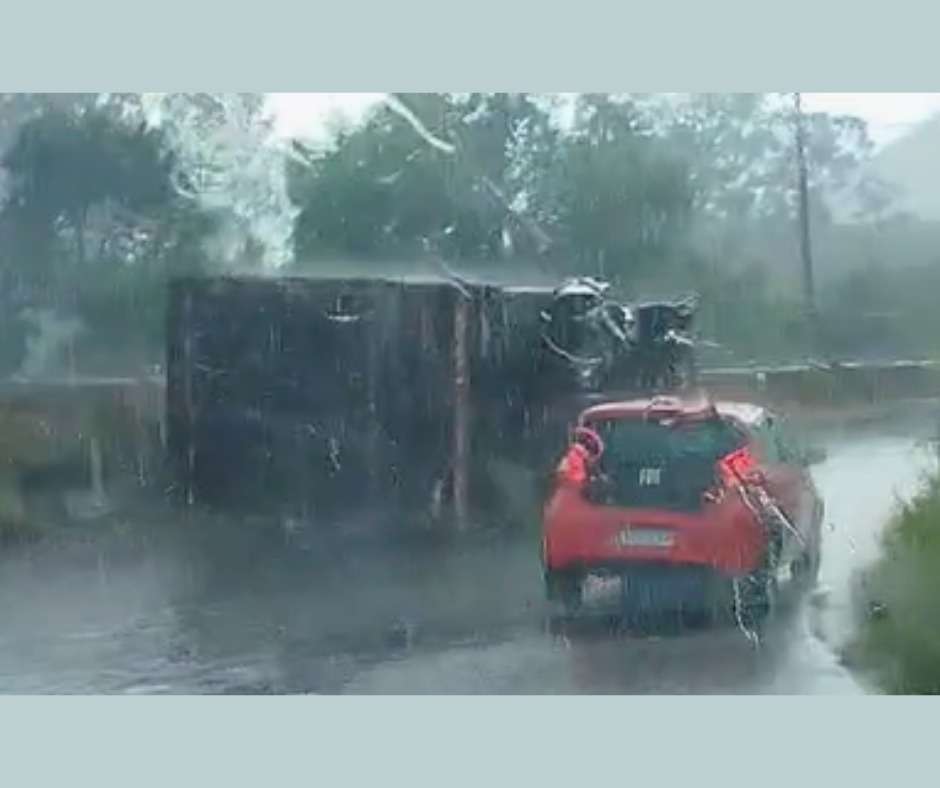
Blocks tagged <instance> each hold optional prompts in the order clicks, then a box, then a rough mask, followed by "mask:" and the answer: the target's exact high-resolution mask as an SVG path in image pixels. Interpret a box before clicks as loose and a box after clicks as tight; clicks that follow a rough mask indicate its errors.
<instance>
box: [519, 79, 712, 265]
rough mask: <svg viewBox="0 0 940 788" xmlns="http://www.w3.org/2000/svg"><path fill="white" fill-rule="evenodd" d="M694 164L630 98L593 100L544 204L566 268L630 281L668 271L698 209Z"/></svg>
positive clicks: (566, 143) (579, 115) (586, 99)
mask: <svg viewBox="0 0 940 788" xmlns="http://www.w3.org/2000/svg"><path fill="white" fill-rule="evenodd" d="M693 198H694V192H693V184H692V181H691V177H690V171H689V169H688V166H687V162H686V161H685V160H684V159H683V158H681V157H679V156H677V155H675V154H674V153H673V152H672V151H671V150H670V149H669V147H668V145H666V144H665V143H664V141H663V139H662V138H661V137H660V136H658V135H657V133H656V130H655V127H654V124H653V119H652V118H651V117H650V116H649V114H648V113H647V112H646V111H645V110H644V109H643V108H642V107H641V106H640V105H638V104H637V103H635V102H634V101H632V100H631V99H630V98H629V97H626V98H617V97H611V96H608V95H606V94H602V95H586V96H582V97H581V98H580V99H579V100H578V104H577V108H576V116H575V123H574V127H573V129H572V131H571V132H570V133H569V134H568V135H566V136H565V137H564V138H563V139H562V141H561V144H560V147H559V150H558V152H557V154H556V155H555V157H554V161H553V163H552V165H551V175H550V178H549V179H548V182H547V188H546V189H545V190H544V191H543V192H542V193H541V194H539V195H537V197H536V199H537V200H539V201H540V202H541V203H542V204H543V206H546V207H545V208H544V209H543V210H544V213H546V214H548V215H550V216H551V217H552V228H553V230H554V232H555V234H556V235H557V237H558V238H559V239H560V241H561V249H560V253H561V256H562V260H560V261H559V262H560V264H561V265H562V266H564V267H565V268H573V269H575V270H578V271H582V272H589V273H593V274H599V275H600V276H603V277H609V278H612V279H619V280H623V279H625V278H626V279H629V278H630V276H631V275H636V274H638V273H641V272H643V271H644V269H649V268H650V267H651V266H653V265H655V264H664V263H665V261H666V260H667V258H668V257H669V255H670V252H674V251H675V249H676V246H677V243H681V241H682V239H684V237H685V230H686V222H687V220H688V219H689V218H690V216H691V210H692V207H693Z"/></svg>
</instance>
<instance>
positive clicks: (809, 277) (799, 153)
mask: <svg viewBox="0 0 940 788" xmlns="http://www.w3.org/2000/svg"><path fill="white" fill-rule="evenodd" d="M793 103H794V109H795V118H794V120H795V127H796V163H797V178H798V190H799V211H800V255H801V257H802V259H803V306H804V309H805V315H806V324H807V328H808V330H809V335H810V339H809V352H810V354H811V355H815V354H816V353H817V352H818V351H819V350H820V347H819V341H820V336H819V314H818V312H817V310H816V288H815V285H814V283H813V254H812V246H811V244H810V227H809V187H808V184H807V181H808V178H807V169H806V131H805V127H804V123H803V106H802V101H801V96H800V94H799V93H794V94H793Z"/></svg>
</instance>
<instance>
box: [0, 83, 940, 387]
mask: <svg viewBox="0 0 940 788" xmlns="http://www.w3.org/2000/svg"><path fill="white" fill-rule="evenodd" d="M396 98H397V104H396V103H395V102H393V103H391V104H389V105H385V106H380V107H379V108H378V109H377V110H376V111H374V112H373V113H372V115H371V116H370V117H369V118H368V119H367V120H366V122H365V123H364V125H362V126H361V127H359V128H355V129H351V130H346V131H344V132H342V133H341V134H340V135H339V136H338V138H337V139H336V140H335V144H334V145H333V146H332V148H331V149H330V150H329V151H327V152H325V153H322V154H320V155H314V154H312V153H311V152H310V151H306V150H305V149H303V146H302V145H300V144H299V143H298V144H297V152H298V153H300V154H301V155H300V156H298V157H297V159H296V160H295V159H294V158H286V157H285V158H284V161H285V162H286V163H285V165H284V166H285V167H286V170H287V178H288V185H289V196H290V199H291V201H292V202H293V204H294V205H295V206H296V208H297V210H298V211H299V213H298V216H297V218H296V221H295V222H294V224H293V228H294V237H293V246H294V251H295V258H296V260H297V264H298V265H299V266H301V267H303V266H306V265H316V264H317V263H318V262H320V261H324V260H331V261H335V260H337V259H339V260H354V259H355V260H364V261H371V263H373V264H378V265H381V264H382V262H384V261H390V262H391V261H394V262H397V263H399V264H401V263H407V262H408V261H414V260H417V259H420V258H428V257H439V258H444V259H447V260H456V261H462V262H464V263H468V264H472V263H479V264H483V263H489V264H499V265H500V266H502V267H503V268H504V269H512V268H513V267H514V265H515V261H521V260H525V261H526V262H532V261H533V260H534V261H537V262H539V263H540V264H541V265H543V266H544V267H545V268H547V269H549V270H551V271H552V272H554V273H555V274H558V275H560V274H567V273H572V272H582V273H592V274H599V275H601V276H604V277H606V278H609V279H611V280H613V281H615V282H616V283H617V284H618V285H620V286H621V289H622V290H623V291H625V292H628V293H631V294H634V295H637V296H643V295H644V294H646V293H647V292H651V291H657V292H663V291H671V292H675V291H677V290H682V291H686V290H690V289H695V290H698V291H699V292H700V293H701V294H702V295H703V312H702V321H701V327H702V330H703V333H704V334H705V335H706V336H708V337H709V338H711V339H714V340H716V341H718V342H720V343H721V344H722V345H724V346H725V347H726V348H727V349H728V351H729V352H730V354H731V355H732V356H734V357H735V359H737V360H745V359H761V360H784V359H790V358H795V357H799V356H800V355H801V354H802V352H803V348H804V347H805V337H804V335H803V334H804V329H803V326H802V312H801V308H800V303H799V302H800V289H799V259H798V247H797V236H796V227H795V224H794V221H793V219H794V200H793V196H794V173H793V161H792V144H793V134H792V132H793V117H792V107H791V101H790V99H789V98H788V97H786V96H783V95H774V94H701V95H693V96H690V97H687V100H685V101H683V102H680V103H678V104H677V103H675V102H672V100H671V99H669V100H667V99H666V98H664V97H662V96H649V95H640V94H626V95H615V94H585V95H581V96H579V97H578V98H577V100H576V101H575V104H574V107H573V110H574V111H573V113H572V115H571V122H570V123H568V124H567V125H565V124H562V123H560V121H559V115H558V113H557V112H556V110H557V109H558V107H557V100H553V99H552V98H550V97H545V96H542V95H538V94H522V93H470V94H453V93H424V94H398V95H397V96H396ZM259 101H260V99H259V98H258V97H252V96H247V97H246V96H237V97H231V96H229V97H225V96H221V95H220V94H195V95H190V96H180V95H171V96H169V97H164V98H163V99H161V100H160V101H159V102H158V104H157V105H154V106H158V107H159V108H160V111H161V112H162V113H163V114H164V116H173V117H172V118H170V122H168V123H167V122H165V123H163V124H162V125H161V126H159V127H154V126H152V125H150V124H145V123H144V122H143V120H144V118H145V117H149V115H148V112H149V111H150V110H148V109H147V107H150V109H152V108H153V107H152V106H151V105H149V104H147V103H146V102H145V101H144V99H143V98H142V96H141V95H135V94H116V95H107V96H101V95H97V94H39V95H25V96H18V95H12V94H9V95H8V94H0V150H5V151H6V152H5V153H4V154H3V158H2V170H0V174H2V175H3V176H4V177H3V180H2V181H0V186H3V185H4V184H5V191H6V195H5V196H6V199H5V201H3V202H0V331H2V338H0V370H3V371H5V372H9V371H12V370H13V369H15V368H16V367H17V366H18V365H19V362H20V361H21V360H22V356H23V352H24V349H25V347H26V345H25V340H26V337H27V331H28V329H29V326H28V324H27V323H25V322H24V320H23V314H24V310H26V309H30V308H31V309H43V308H53V309H55V310H56V311H57V312H58V313H62V314H64V315H66V316H74V317H77V318H79V319H80V320H81V322H82V325H83V326H84V330H83V332H82V333H81V334H80V336H79V337H78V338H77V339H76V342H77V345H76V352H77V353H78V356H79V357H80V358H81V359H83V361H82V363H85V364H86V365H87V364H90V363H91V361H90V360H91V359H92V357H93V356H94V355H96V354H97V356H98V357H99V358H100V360H101V361H102V363H103V362H104V360H105V359H107V358H109V357H110V359H111V362H112V363H114V364H117V365H122V364H126V363H130V362H129V361H128V360H129V359H133V358H139V359H141V360H142V359H147V360H148V361H152V360H155V359H156V358H159V355H160V351H161V346H162V331H163V325H162V320H163V315H162V310H163V303H164V302H163V299H164V284H165V282H166V279H167V277H168V276H170V275H172V274H174V273H182V272H192V271H198V270H202V269H204V268H205V267H206V266H207V265H208V262H209V260H210V258H211V257H212V253H211V251H210V250H209V249H208V247H207V242H208V240H209V239H213V238H215V239H217V236H219V235H220V230H222V229H225V230H226V232H228V231H230V230H232V226H233V225H232V221H228V220H231V219H232V218H233V215H236V214H237V216H235V221H234V224H235V225H238V226H239V227H242V229H244V227H243V226H242V225H244V223H245V222H246V221H249V219H250V217H251V216H254V214H255V213H258V212H260V213H261V214H263V216H264V222H262V224H265V223H267V224H265V226H268V225H270V223H271V222H274V221H275V220H276V219H277V217H281V218H283V217H284V216H287V215H288V214H289V213H290V212H289V211H288V212H287V213H285V212H284V210H282V208H283V205H282V202H279V201H278V200H277V199H276V198H277V195H276V194H274V192H272V191H271V190H270V189H269V190H267V191H264V190H260V191H259V190H257V189H254V186H253V184H254V185H257V183H256V181H258V179H261V180H263V177H264V173H267V172H270V169H271V166H277V164H276V162H277V161H279V160H278V159H277V158H276V155H275V156H273V157H272V156H268V155H264V156H261V155H259V156H253V155H252V151H253V150H255V148H254V147H252V146H257V144H260V143H259V142H258V141H257V140H256V136H257V135H255V131H257V129H261V130H262V131H263V130H264V129H265V128H267V127H266V126H265V125H264V123H262V122H261V121H259V120H258V118H259V117H260V115H261V112H260V104H259ZM145 105H146V106H145ZM402 107H405V108H406V110H407V111H403V110H402ZM174 118H175V120H174ZM165 120H166V118H165ZM259 123H260V125H259ZM806 123H807V132H808V140H809V147H808V157H809V162H810V176H811V178H810V186H811V192H812V207H813V220H814V224H813V227H814V232H815V238H816V239H818V241H819V243H818V244H817V260H818V268H819V269H820V271H821V272H822V273H821V277H820V281H821V298H822V300H823V303H824V310H823V312H824V315H825V317H826V320H827V326H826V330H827V337H828V339H829V342H830V344H831V346H832V348H834V349H835V350H837V351H838V352H839V353H842V354H846V355H857V354H858V352H859V351H860V349H864V348H865V347H869V348H871V347H878V348H881V349H882V350H884V352H888V351H889V349H912V348H915V347H916V348H924V352H927V346H928V345H930V344H931V343H932V342H933V340H932V339H930V340H929V341H927V340H925V339H924V337H925V336H926V335H935V336H940V324H938V323H936V320H935V319H934V317H933V311H932V310H931V309H930V305H929V298H927V297H926V296H925V295H924V292H925V291H926V289H927V288H926V285H927V284H928V283H929V284H930V286H931V287H933V286H934V283H933V280H932V279H931V277H932V276H933V274H932V273H931V270H932V269H931V268H930V266H931V265H932V264H933V263H934V260H933V259H932V258H931V259H927V258H925V257H924V254H925V252H923V251H922V250H918V251H916V252H915V251H914V250H913V248H911V250H910V253H909V254H908V253H907V252H905V254H908V257H910V258H911V259H913V258H914V257H917V258H918V260H919V261H920V262H919V263H918V265H916V266H909V268H910V271H909V273H908V274H906V275H905V276H906V277H907V278H903V277H897V278H896V277H894V276H888V275H887V274H886V273H884V272H885V271H886V270H888V268H887V266H888V265H889V264H891V263H892V261H890V260H887V259H886V255H887V254H888V251H887V250H889V249H891V248H897V244H896V243H895V241H894V240H889V238H888V235H887V233H889V229H885V228H886V227H887V225H886V224H885V219H884V217H885V216H886V215H887V213H886V210H887V209H886V201H890V194H889V193H888V192H886V191H885V189H883V188H881V186H880V185H879V184H876V183H873V182H871V181H864V182H862V183H861V184H860V186H859V188H860V189H862V191H863V194H861V198H862V199H861V200H860V202H861V204H862V206H863V210H864V211H867V214H866V215H869V216H870V218H871V222H872V224H871V225H870V227H874V226H875V225H874V222H875V221H876V220H877V221H878V222H879V224H878V227H880V228H882V229H881V230H879V232H881V233H882V236H880V237H881V238H882V240H881V241H880V242H879V243H880V246H879V245H878V244H874V243H872V242H870V241H869V240H868V239H861V238H857V237H855V236H853V235H852V233H851V232H850V231H848V230H845V229H844V228H841V227H837V226H835V225H833V224H832V222H831V220H830V217H829V215H828V211H827V210H826V201H827V198H828V195H829V194H831V193H832V192H833V191H835V190H840V189H845V188H847V187H848V186H851V184H853V183H854V180H853V179H854V178H855V177H856V175H857V173H858V170H859V166H860V164H861V163H862V162H863V161H865V159H866V157H867V156H868V155H869V151H870V142H869V141H868V137H867V132H866V129H865V127H864V124H863V123H861V122H860V121H858V120H857V119H855V118H844V117H833V116H829V115H825V114H815V115H809V116H807V119H806ZM256 127H257V128H256ZM233 134H234V135H235V136H237V141H236V142H235V143H232V144H229V142H227V140H229V138H230V137H231V136H232V135H233ZM226 146H228V147H226ZM223 149H224V150H223ZM220 151H221V153H220ZM223 153H224V154H225V155H224V156H223V155H222V154H223ZM220 156H221V157H222V158H221V159H220V158H219V157H220ZM300 159H306V160H307V162H308V163H307V164H302V163H299V160H300ZM223 160H224V161H223ZM223 170H224V172H223ZM233 172H234V175H233ZM225 173H228V174H229V175H231V176H232V177H228V176H226V175H225ZM223 176H224V177H223ZM236 176H237V177H236ZM200 184H202V186H206V184H208V186H206V188H208V191H209V193H210V194H209V198H211V199H209V202H212V199H214V200H215V202H214V203H212V205H214V206H215V207H214V208H212V206H209V208H206V209H203V208H200V207H199V205H201V204H203V203H204V202H205V201H202V202H200V200H199V199H197V198H196V197H194V196H193V195H194V194H196V193H197V192H198V193H199V194H202V192H200V191H199V188H197V187H199V186H200ZM220 189H221V190H222V191H232V192H238V194H232V195H229V196H228V197H225V196H224V195H220V194H218V192H219V190H220ZM213 190H214V191H213ZM275 191H276V189H275ZM262 192H263V193H262ZM181 194H186V195H188V196H187V197H184V196H181ZM203 196H205V195H203ZM2 199H3V195H2V194H0V200H2ZM223 203H224V205H225V206H228V207H227V208H226V210H228V211H229V214H230V215H229V216H228V217H227V218H226V216H223V214H224V211H223V210H221V209H220V206H221V205H223ZM233 206H234V207H233ZM259 206H260V207H259ZM210 208H212V209H211V210H210ZM253 212H254V213H253ZM285 221H286V222H287V223H288V224H289V223H290V218H289V217H288V218H287V219H286V220H285ZM226 222H228V223H227V224H226ZM239 223H241V224H239ZM866 227H869V225H866ZM236 229H237V228H236ZM255 229H257V228H255ZM269 229H270V227H269ZM284 229H285V228H284V222H281V223H280V224H279V225H278V238H279V239H281V240H283V239H284V238H286V237H287V235H288V234H289V232H281V231H282V230H284ZM288 230H289V228H288ZM904 232H906V231H902V230H897V231H896V234H898V235H900V236H901V237H903V238H908V237H910V236H911V234H910V233H909V232H908V233H907V234H906V235H904ZM892 238H895V236H892ZM256 240H257V239H256ZM933 244H934V241H933V239H932V236H931V237H928V236H927V235H925V236H924V239H923V243H922V244H921V246H922V247H923V249H928V248H933ZM876 248H877V249H880V250H882V251H879V252H877V253H876V251H875V250H876ZM250 253H251V248H249V249H248V250H247V251H245V252H243V253H241V257H242V258H244V257H245V256H246V255H248V254H250ZM866 266H867V267H866ZM853 271H855V272H859V271H860V272H861V273H855V274H853V273H852V272H853ZM847 277H848V278H847ZM904 286H908V290H907V291H905V290H904ZM888 313H891V314H894V315H895V316H897V315H902V316H903V317H901V318H897V317H895V318H892V320H893V321H894V322H892V323H891V326H890V327H887V326H886V325H883V324H879V323H878V320H880V319H881V318H879V317H878V316H879V315H881V316H882V317H883V316H884V315H885V314H888ZM112 345H113V346H114V347H113V351H112V350H108V351H106V350H105V348H110V347H111V346H112ZM892 352H894V351H892ZM896 352H902V350H897V351H896Z"/></svg>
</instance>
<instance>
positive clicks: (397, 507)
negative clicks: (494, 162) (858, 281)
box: [167, 276, 672, 524]
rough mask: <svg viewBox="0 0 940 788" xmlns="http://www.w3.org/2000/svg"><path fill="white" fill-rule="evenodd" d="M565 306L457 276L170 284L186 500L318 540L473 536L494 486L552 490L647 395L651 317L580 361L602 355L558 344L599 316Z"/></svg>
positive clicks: (562, 295)
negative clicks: (359, 531)
mask: <svg viewBox="0 0 940 788" xmlns="http://www.w3.org/2000/svg"><path fill="white" fill-rule="evenodd" d="M566 288H567V289H566ZM570 294H571V283H565V284H563V285H562V286H561V287H559V286H557V285H556V286H543V285H539V286H516V287H514V286H506V285H500V286H495V285H491V284H487V283H485V282H480V281H474V282H469V281H464V280H458V279H455V278H451V277H447V276H440V277H434V276H428V277H423V278H411V279H409V280H407V281H406V280H400V279H383V278H381V277H363V278H324V277H318V278H305V277H283V278H265V277H215V278H185V279H178V280H176V281H174V282H173V283H172V284H171V287H170V299H169V311H168V359H167V363H168V366H167V427H168V442H169V447H170V454H171V460H172V463H173V466H174V468H175V474H176V478H177V480H178V485H177V487H178V489H179V491H180V493H181V495H182V497H183V498H184V499H185V500H186V501H187V502H189V503H200V504H204V505H209V506H212V507H222V508H226V509H231V510H235V511H239V512H242V513H247V512H257V513H261V512H272V511H276V512H279V513H282V514H286V513H290V514H295V515H298V516H301V517H306V518H312V519H314V520H316V521H317V522H321V523H327V522H330V521H333V520H336V519H337V518H341V517H343V516H344V515H345V514H347V513H349V512H351V511H354V510H363V509H364V510H369V511H373V512H376V511H381V512H384V513H386V514H388V515H389V516H390V517H392V518H399V519H400V518H401V517H402V516H403V515H405V516H407V515H418V516H420V517H424V516H431V517H432V518H433V517H447V516H450V515H451V514H453V515H455V520H456V522H457V523H458V524H461V523H466V522H467V521H468V517H469V514H470V513H471V512H474V511H476V512H478V511H480V510H481V509H482V508H485V505H492V506H498V505H499V503H500V501H499V494H498V493H499V489H498V487H497V486H496V485H495V484H494V482H495V481H496V480H495V479H494V475H499V474H500V473H501V471H499V470H496V468H499V467H501V468H505V467H506V466H507V465H510V466H514V467H517V468H520V469H528V470H530V471H531V470H533V469H534V470H535V471H536V472H539V473H540V472H544V470H545V469H546V468H547V464H548V463H549V462H551V460H552V459H553V458H554V455H555V453H556V452H557V451H558V449H559V448H560V446H561V445H562V442H563V441H564V439H565V434H566V430H567V427H568V424H569V423H570V420H571V418H572V417H573V415H574V414H575V413H576V411H577V410H578V408H579V407H580V406H581V405H582V404H583V403H584V400H585V397H591V396H597V395H602V393H603V392H604V391H605V390H611V389H615V388H616V389H620V390H622V389H624V388H634V387H636V386H637V385H641V384H642V382H643V376H642V375H640V376H639V377H638V375H637V374H636V370H637V368H638V364H639V366H640V367H642V366H643V364H642V363H641V360H642V359H643V358H644V355H643V353H644V348H646V347H647V346H649V347H652V345H651V344H650V343H649V342H647V343H646V345H644V344H643V342H642V341H638V339H637V338H638V337H639V339H640V340H642V331H638V330H637V327H636V324H637V323H642V322H643V318H644V316H648V315H649V314H651V313H650V312H649V310H647V311H646V312H644V311H643V309H642V308H641V309H640V310H639V315H640V320H636V310H635V309H634V310H633V313H632V315H633V322H632V323H630V325H629V326H628V328H629V329H630V331H628V332H627V334H624V339H625V340H627V339H629V341H625V342H624V343H623V344H622V346H621V348H620V349H619V350H618V349H616V348H615V349H614V350H613V351H611V350H609V346H606V345H605V347H607V348H608V350H605V351H604V352H603V353H600V354H597V353H595V355H590V354H588V355H586V356H582V355H578V352H584V350H585V348H587V349H588V350H591V349H592V348H593V350H591V352H593V351H594V350H596V349H597V347H598V346H597V345H596V343H595V344H594V345H591V343H590V342H587V344H585V343H584V342H581V344H576V345H573V346H572V347H574V350H575V351H576V352H569V351H568V350H565V348H564V347H562V346H561V345H560V344H559V343H564V342H566V341H568V339H570V337H571V336H572V335H573V334H572V330H571V327H572V326H575V324H578V320H581V319H582V318H584V317H585V315H586V314H587V313H586V312H585V311H583V310H582V312H578V311H577V309H575V310H574V313H572V310H571V308H570V307H571V305H570V304H569V303H567V301H566V299H567V298H568V296H570ZM586 303H587V306H588V307H592V306H597V304H596V303H594V301H592V300H591V299H587V302H586ZM598 303H600V302H598ZM604 303H606V302H604ZM605 308H606V307H605ZM587 319H588V320H590V319H591V318H590V316H588V317H587ZM628 322H629V321H628ZM646 322H647V323H648V322H649V320H647V321H646ZM578 325H579V326H580V328H581V329H582V331H581V334H580V336H582V337H583V336H585V332H584V330H583V329H584V328H585V326H584V325H583V320H582V323H581V324H578ZM565 326H567V327H568V329H569V330H567V331H566V330H565ZM596 328H597V327H596V326H595V329H596ZM588 334H590V330H589V331H588ZM628 335H629V336H628ZM559 350H561V351H562V352H561V353H559V352H558V351H559ZM660 356H662V354H660ZM624 359H627V361H624ZM630 359H632V362H631V361H630ZM585 363H587V365H588V367H589V368H590V370H591V373H590V375H587V376H586V375H585V374H584V371H583V370H584V368H585ZM599 370H600V372H599ZM618 376H619V377H618ZM648 382H649V381H647V383H648ZM621 384H623V385H621ZM667 384H668V385H672V384H671V383H667ZM521 492H522V491H520V493H521ZM503 493H504V494H505V489H503Z"/></svg>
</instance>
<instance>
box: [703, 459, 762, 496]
mask: <svg viewBox="0 0 940 788" xmlns="http://www.w3.org/2000/svg"><path fill="white" fill-rule="evenodd" d="M715 465H716V473H715V477H716V479H715V484H714V485H713V486H712V487H711V488H709V489H708V490H706V491H705V493H704V495H703V496H702V497H703V498H704V499H705V500H706V501H708V502H709V503H718V502H719V501H721V499H722V498H724V495H725V492H726V491H727V490H729V489H732V488H734V487H736V486H737V485H738V484H740V483H741V481H742V480H743V479H744V478H746V477H747V476H748V475H749V474H751V473H753V472H754V471H755V470H757V460H756V458H755V457H754V455H753V454H752V453H751V451H750V449H748V447H747V446H744V447H742V448H740V449H736V450H735V451H733V452H731V453H730V454H726V455H725V456H724V457H722V458H721V459H720V460H718V462H717V463H716V464H715Z"/></svg>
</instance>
